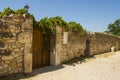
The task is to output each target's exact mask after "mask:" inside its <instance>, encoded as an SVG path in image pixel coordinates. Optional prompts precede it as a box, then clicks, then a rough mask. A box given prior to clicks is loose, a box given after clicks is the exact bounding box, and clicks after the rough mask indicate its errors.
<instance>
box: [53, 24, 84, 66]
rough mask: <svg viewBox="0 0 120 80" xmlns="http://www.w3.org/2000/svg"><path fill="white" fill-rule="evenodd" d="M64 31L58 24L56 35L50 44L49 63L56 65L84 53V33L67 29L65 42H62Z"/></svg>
mask: <svg viewBox="0 0 120 80" xmlns="http://www.w3.org/2000/svg"><path fill="white" fill-rule="evenodd" d="M63 35H64V31H63V30H62V28H60V27H59V26H57V27H56V35H55V37H54V39H55V40H53V37H52V41H51V42H55V43H53V44H52V49H51V51H52V52H51V58H52V60H51V64H52V65H58V64H60V63H63V62H65V61H68V60H70V59H73V58H76V57H79V56H81V55H84V51H85V48H86V37H85V36H86V35H85V34H82V33H81V32H80V31H78V32H72V31H69V32H68V35H67V36H66V37H67V38H66V39H67V40H66V41H67V43H66V44H65V43H64V37H63Z"/></svg>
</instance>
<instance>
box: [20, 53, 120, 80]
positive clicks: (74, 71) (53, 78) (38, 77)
mask: <svg viewBox="0 0 120 80" xmlns="http://www.w3.org/2000/svg"><path fill="white" fill-rule="evenodd" d="M38 73H40V74H38ZM31 76H32V77H29V78H23V79H20V80H120V51H118V52H114V53H112V52H111V53H106V54H100V55H96V56H95V58H90V59H86V60H85V62H83V63H80V62H79V61H78V62H76V63H73V65H59V66H56V67H54V66H53V67H52V66H51V67H45V68H42V69H38V70H35V71H34V72H33V74H32V75H31Z"/></svg>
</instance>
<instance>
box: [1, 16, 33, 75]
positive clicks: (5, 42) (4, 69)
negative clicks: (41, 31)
mask: <svg viewBox="0 0 120 80" xmlns="http://www.w3.org/2000/svg"><path fill="white" fill-rule="evenodd" d="M32 26H33V18H32V16H30V15H29V14H23V15H19V14H11V15H9V16H4V17H2V18H0V76H2V75H8V74H14V73H21V72H24V71H25V65H24V64H25V63H26V62H25V59H26V58H25V55H27V54H28V53H29V54H31V48H32ZM28 59H29V56H28ZM30 66H31V65H30ZM30 66H29V67H30Z"/></svg>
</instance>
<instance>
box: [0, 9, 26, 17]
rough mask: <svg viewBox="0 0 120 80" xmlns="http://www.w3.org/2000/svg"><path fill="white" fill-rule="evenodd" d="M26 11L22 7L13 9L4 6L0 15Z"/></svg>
mask: <svg viewBox="0 0 120 80" xmlns="http://www.w3.org/2000/svg"><path fill="white" fill-rule="evenodd" d="M24 13H26V11H25V10H24V9H18V10H13V9H11V8H10V7H7V8H5V9H4V10H3V11H2V12H0V17H3V16H4V15H7V16H8V15H10V14H24Z"/></svg>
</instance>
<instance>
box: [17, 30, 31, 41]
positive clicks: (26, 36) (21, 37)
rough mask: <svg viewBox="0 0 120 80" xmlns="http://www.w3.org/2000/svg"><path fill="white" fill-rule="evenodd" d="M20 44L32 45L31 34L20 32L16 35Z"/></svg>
mask: <svg viewBox="0 0 120 80" xmlns="http://www.w3.org/2000/svg"><path fill="white" fill-rule="evenodd" d="M18 41H19V42H20V43H32V32H22V33H20V34H19V35H18Z"/></svg>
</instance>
